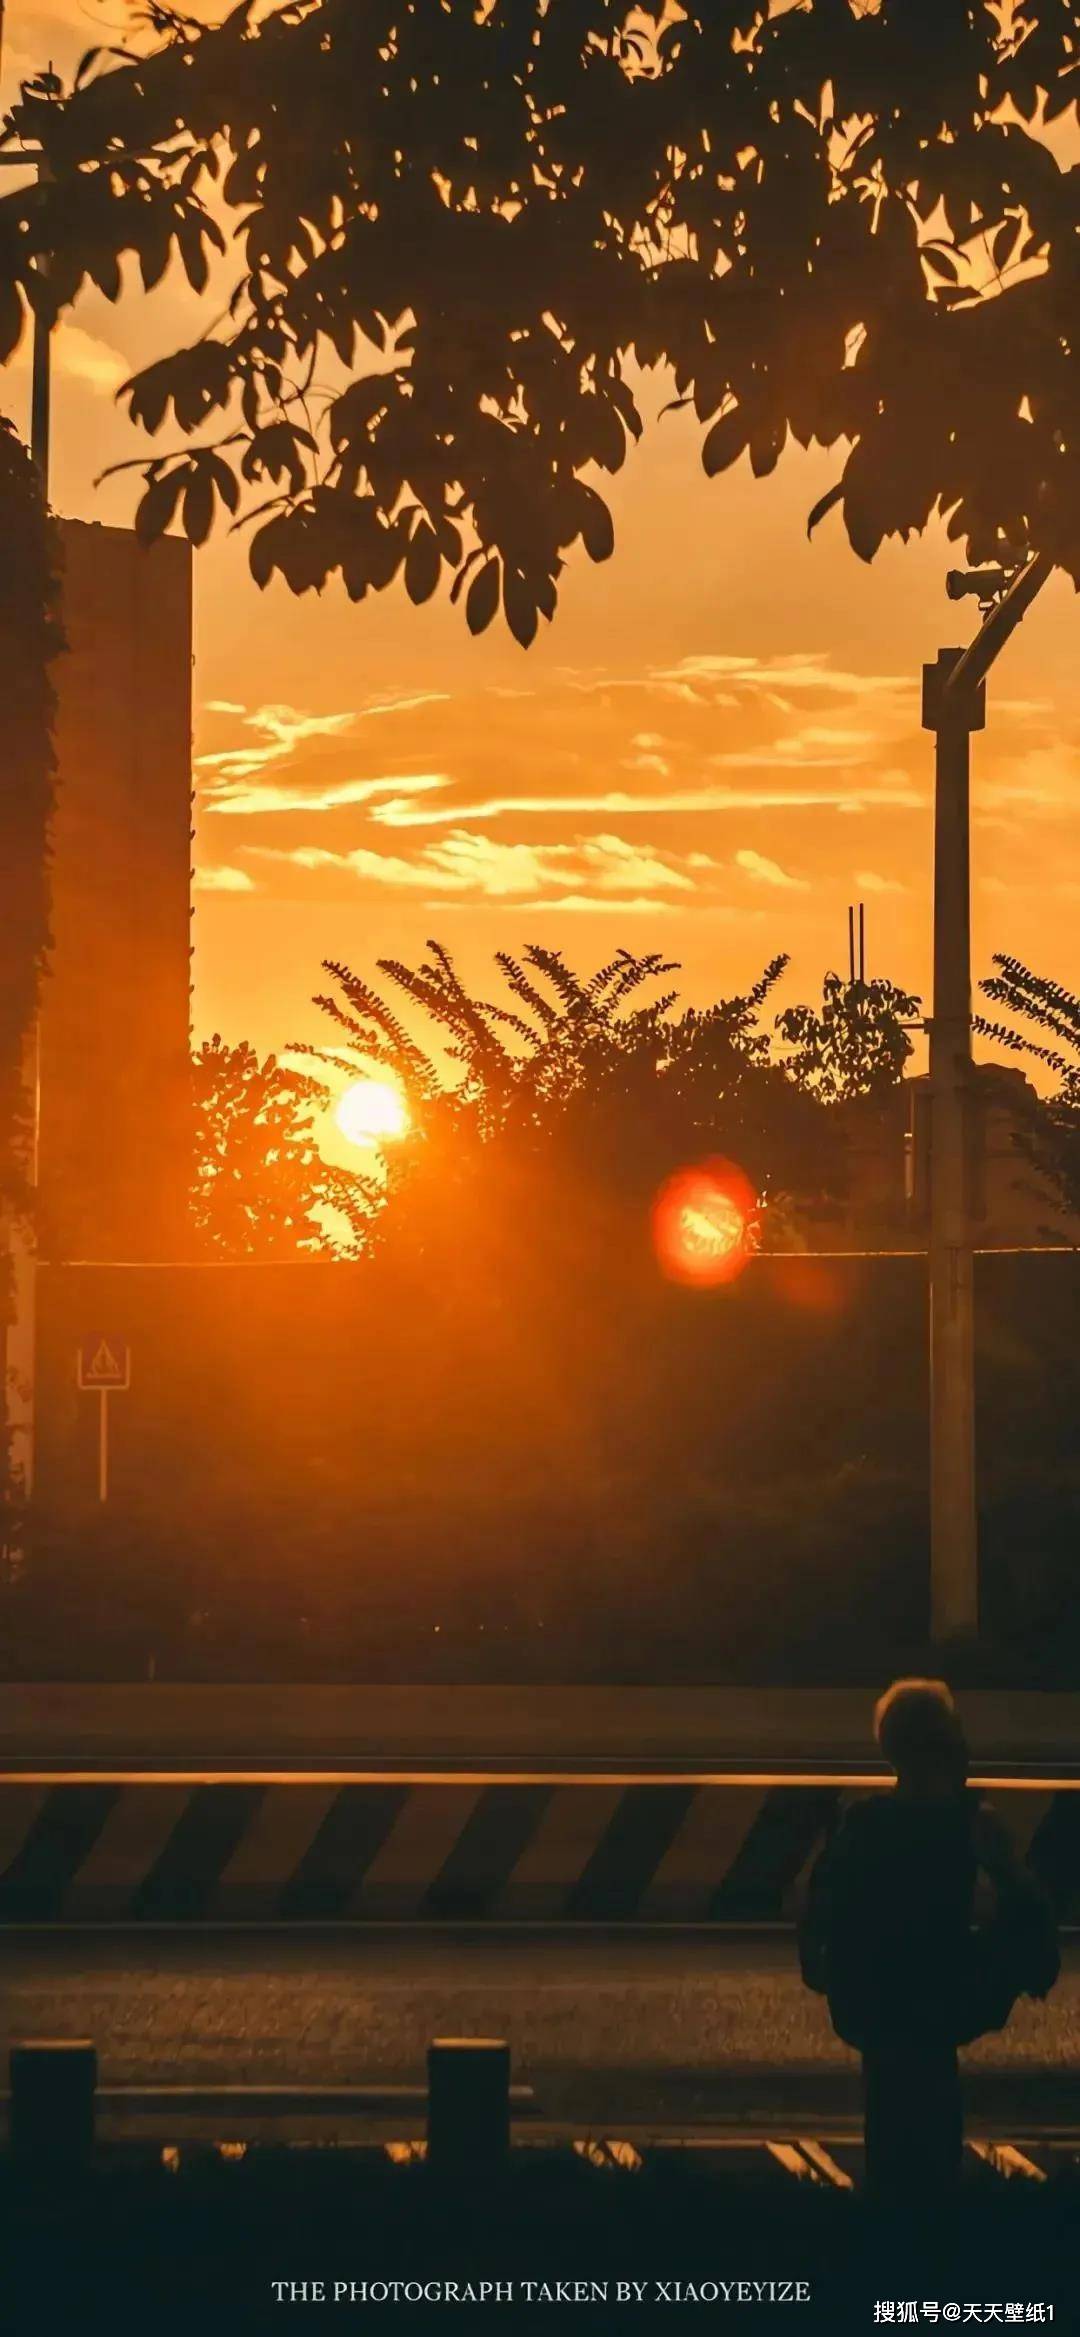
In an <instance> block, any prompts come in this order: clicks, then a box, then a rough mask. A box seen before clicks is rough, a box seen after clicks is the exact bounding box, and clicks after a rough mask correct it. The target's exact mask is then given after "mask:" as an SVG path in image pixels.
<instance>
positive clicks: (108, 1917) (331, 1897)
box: [0, 1773, 1080, 1925]
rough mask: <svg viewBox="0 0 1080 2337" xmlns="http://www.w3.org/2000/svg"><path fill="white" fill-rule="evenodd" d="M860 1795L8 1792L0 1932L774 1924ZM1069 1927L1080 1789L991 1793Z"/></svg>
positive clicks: (808, 1789)
mask: <svg viewBox="0 0 1080 2337" xmlns="http://www.w3.org/2000/svg"><path fill="white" fill-rule="evenodd" d="M852 1790H853V1788H852V1785H851V1781H850V1780H849V1779H846V1778H845V1777H843V1776H840V1775H834V1776H832V1777H825V1778H822V1779H820V1780H819V1781H817V1782H815V1783H809V1782H803V1783H795V1782H791V1781H774V1782H772V1783H769V1782H766V1781H765V1780H764V1779H757V1780H750V1779H744V1780H741V1781H734V1780H731V1781H725V1782H715V1781H714V1782H706V1783H702V1782H699V1781H696V1780H693V1779H684V1780H681V1781H676V1780H673V1779H668V1780H667V1781H666V1782H664V1783H656V1782H654V1781H652V1780H651V1779H648V1778H640V1777H639V1778H638V1779H637V1780H636V1781H635V1782H627V1781H626V1780H624V1779H619V1778H612V1777H607V1778H604V1779H600V1778H597V1779H594V1778H590V1777H580V1778H578V1779H576V1780H574V1781H570V1780H568V1779H565V1778H560V1777H557V1776H547V1777H530V1778H521V1779H518V1780H516V1781H515V1782H513V1783H508V1782H506V1781H505V1780H504V1779H502V1778H497V1777H493V1776H491V1774H490V1773H489V1774H488V1775H487V1776H486V1777H485V1776H482V1775H475V1776H473V1777H471V1778H467V1777H457V1778H455V1779H453V1780H439V1781H437V1782H436V1781H433V1780H431V1779H430V1778H428V1779H426V1780H424V1781H417V1780H415V1779H410V1778H407V1777H401V1776H398V1777H393V1778H390V1777H385V1778H378V1777H373V1776H369V1777H367V1778H366V1779H364V1780H363V1781H353V1780H351V1779H349V1778H348V1777H343V1776H341V1775H338V1776H337V1777H336V1778H331V1777H327V1776H325V1775H323V1776H318V1777H309V1778H308V1779H306V1780H305V1779H304V1778H302V1777H300V1776H293V1777H288V1776H278V1777H269V1778H268V1777H265V1776H262V1777H259V1776H255V1777H253V1776H252V1775H251V1774H250V1773H249V1774H248V1775H247V1776H244V1777H235V1778H219V1779H217V1780H216V1781H215V1782H212V1783H207V1782H204V1781H202V1780H201V1779H198V1778H193V1777H185V1778H180V1777H178V1776H176V1775H175V1774H172V1775H170V1774H168V1773H162V1774H160V1775H159V1776H157V1777H156V1778H149V1777H147V1776H146V1775H144V1774H143V1775H136V1776H130V1775H129V1776H126V1777H125V1776H122V1775H115V1774H113V1775H110V1776H101V1777H98V1778H91V1777H83V1778H82V1779H81V1780H79V1781H78V1782H72V1781H67V1780H60V1779H56V1778H50V1777H47V1776H44V1775H42V1776H39V1777H37V1778H35V1779H33V1780H32V1779H30V1778H29V1777H23V1778H12V1777H11V1776H9V1777H8V1778H7V1779H6V1780H5V1781H0V1922H3V1923H7V1924H9V1925H13V1924H37V1923H42V1924H50V1923H64V1922H69V1923H71V1922H88V1923H93V1922H102V1923H109V1922H124V1923H137V1924H149V1923H155V1922H157V1923H188V1922H204V1923H230V1922H249V1923H266V1922H271V1923H272V1922H296V1923H314V1922H324V1923H325V1922H333V1923H340V1922H359V1923H364V1922H425V1923H428V1922H454V1923H465V1922H468V1923H473V1922H481V1923H498V1922H560V1923H587V1922H597V1923H719V1924H724V1923H737V1922H745V1923H769V1922H782V1921H784V1920H789V1919H790V1918H791V1917H792V1916H793V1915H794V1914H795V1913H796V1912H797V1910H798V1907H799V1905H800V1903H801V1895H802V1892H803V1889H804V1886H805V1882H806V1878H807V1876H808V1873H809V1870H810V1867H811V1866H812V1864H813V1861H814V1859H815V1858H816V1856H817V1854H818V1852H819V1850H820V1849H821V1848H822V1846H823V1844H824V1842H825V1841H826V1839H827V1836H828V1833H829V1830H830V1828H831V1827H832V1826H833V1825H834V1824H835V1822H836V1819H837V1817H838V1816H839V1814H840V1812H841V1810H842V1808H843V1807H844V1804H845V1801H846V1800H847V1799H848V1798H850V1795H851V1792H852ZM992 1797H993V1799H994V1800H995V1802H996V1804H997V1806H998V1807H999V1808H1000V1810H1001V1811H1002V1814H1003V1815H1004V1817H1005V1819H1006V1822H1007V1824H1008V1826H1009V1828H1010V1831H1011V1832H1012V1834H1013V1837H1014V1840H1015V1841H1016V1843H1017V1846H1018V1848H1019V1849H1020V1850H1021V1852H1022V1853H1023V1854H1024V1855H1025V1856H1027V1857H1028V1859H1029V1861H1030V1863H1031V1865H1032V1867H1033V1868H1034V1869H1035V1871H1036V1872H1038V1873H1039V1874H1040V1875H1041V1876H1042V1877H1043V1879H1044V1880H1045V1881H1046V1883H1047V1885H1048V1887H1049V1888H1050V1890H1051V1891H1052V1893H1053V1896H1054V1898H1055V1901H1056V1903H1057V1905H1058V1908H1059V1910H1060V1912H1061V1914H1062V1916H1063V1917H1068V1916H1070V1915H1071V1914H1073V1913H1074V1912H1077V1913H1080V1786H1078V1787H1077V1788H1076V1789H1074V1788H1073V1787H1072V1786H1070V1785H1066V1784H1064V1783H1059V1784H1058V1785H1056V1786H1054V1785H1050V1784H1030V1783H1028V1784H1024V1785H1020V1784H1013V1785H1009V1784H1004V1783H998V1784H996V1785H995V1786H994V1788H993V1796H992Z"/></svg>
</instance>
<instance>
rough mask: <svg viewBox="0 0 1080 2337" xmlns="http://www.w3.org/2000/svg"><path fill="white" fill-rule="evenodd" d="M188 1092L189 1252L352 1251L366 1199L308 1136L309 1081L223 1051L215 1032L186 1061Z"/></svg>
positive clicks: (351, 1174) (313, 1087) (371, 1191)
mask: <svg viewBox="0 0 1080 2337" xmlns="http://www.w3.org/2000/svg"><path fill="white" fill-rule="evenodd" d="M192 1091H193V1105H194V1117H195V1146H194V1153H195V1174H194V1185H193V1189H192V1197H191V1209H192V1221H193V1225H194V1228H195V1233H196V1237H197V1242H198V1245H199V1246H200V1247H201V1248H204V1249H206V1250H208V1251H209V1252H210V1254H211V1255H212V1256H214V1257H229V1258H292V1257H297V1256H301V1255H303V1254H305V1253H314V1252H318V1251H325V1250H327V1249H330V1250H333V1251H335V1252H336V1254H337V1255H338V1256H348V1255H350V1254H354V1253H355V1251H356V1250H357V1249H358V1248H359V1247H360V1246H361V1245H362V1242H363V1238H364V1233H365V1230H366V1223H367V1219H368V1216H369V1214H370V1210H371V1208H372V1206H373V1205H374V1203H375V1200H376V1192H375V1188H374V1187H372V1186H371V1185H370V1184H369V1182H368V1180H367V1179H366V1178H364V1177H363V1176H361V1175H359V1174H357V1172H356V1171H354V1170H349V1169H338V1168H336V1167H334V1166H333V1165H332V1164H331V1163H329V1162H328V1161H326V1160H324V1159H323V1156H322V1154H321V1152H320V1151H319V1149H318V1145H317V1143H316V1141H315V1134H314V1125H315V1121H316V1119H317V1116H318V1109H319V1105H320V1101H321V1090H320V1088H319V1085H318V1083H317V1082H316V1081H314V1080H312V1079H310V1078H308V1077H306V1076H305V1074H304V1073H302V1072H295V1071H290V1070H288V1069H287V1068H286V1067H285V1066H284V1065H283V1064H281V1063H279V1062H278V1060H277V1058H276V1056H274V1055H267V1056H266V1057H265V1059H264V1060H263V1062H261V1063H260V1061H259V1058H258V1055H257V1054H256V1052H255V1049H254V1048H253V1047H251V1046H249V1045H248V1044H247V1042H246V1041H244V1042H242V1043H241V1044H240V1045H239V1046H235V1047H230V1046H227V1045H226V1043H225V1041H224V1040H223V1039H222V1038H220V1037H219V1036H218V1035H217V1033H215V1035H214V1037H213V1038H212V1039H207V1040H205V1041H204V1043H203V1045H202V1046H201V1047H200V1048H199V1051H198V1053H197V1054H196V1055H195V1056H194V1058H193V1061H192ZM335 1218H336V1219H337V1221H338V1227H339V1230H338V1231H337V1232H336V1233H335V1226H334V1220H335Z"/></svg>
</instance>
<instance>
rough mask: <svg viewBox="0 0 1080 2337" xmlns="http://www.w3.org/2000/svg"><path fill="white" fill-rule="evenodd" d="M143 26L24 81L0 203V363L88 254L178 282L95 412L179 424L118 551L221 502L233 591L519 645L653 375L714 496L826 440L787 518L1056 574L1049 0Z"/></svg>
mask: <svg viewBox="0 0 1080 2337" xmlns="http://www.w3.org/2000/svg"><path fill="white" fill-rule="evenodd" d="M149 15H150V22H151V25H152V28H153V32H154V35H155V36H156V46H155V48H154V49H153V52H152V53H151V54H150V55H148V56H146V57H142V58H135V59H133V58H132V57H130V56H121V55H118V54H117V53H113V54H111V55H110V54H109V53H107V52H101V51H92V52H91V54H90V56H89V58H87V59H86V60H84V64H83V67H82V69H81V72H80V75H79V77H78V79H77V83H76V87H75V89H74V90H73V92H72V93H71V94H70V95H67V96H59V97H58V96H56V94H55V93H54V92H53V91H52V90H51V89H50V88H49V87H48V86H47V85H46V83H44V82H42V83H39V84H37V85H29V87H28V91H27V93H26V95H25V97H24V100H23V102H22V104H21V105H20V107H19V108H17V109H16V115H15V116H14V117H13V131H14V134H16V135H18V136H19V137H29V138H35V137H36V138H37V139H39V140H40V143H41V147H42V151H43V153H44V155H45V157H46V160H47V164H48V171H47V174H46V175H45V178H44V180H43V182H42V183H40V184H38V185H36V186H33V187H30V188H24V189H21V190H19V191H15V192H12V193H9V194H7V195H5V196H4V197H3V198H2V199H0V360H2V359H3V358H4V357H7V356H9V355H10V354H11V352H12V351H13V349H14V348H15V347H16V346H17V344H18V341H19V339H20V335H21V333H22V331H23V329H24V326H25V321H26V312H27V309H28V308H37V309H39V310H40V309H47V310H48V311H49V312H52V311H54V310H59V309H61V308H63V307H64V306H66V305H67V304H68V303H69V302H71V301H72V300H74V299H75V297H76V295H77V294H78V292H79V291H80V289H81V288H82V287H83V286H84V285H85V284H92V285H96V286H97V287H98V288H99V289H100V290H101V291H103V292H104V293H105V294H106V296H107V297H108V298H110V299H116V298H117V297H118V296H119V293H120V288H121V265H120V263H121V260H122V258H123V257H124V255H126V254H133V255H134V256H135V259H136V260H137V263H138V266H139V269H140V271H141V275H142V280H143V283H144V285H145V286H146V287H148V288H149V287H150V286H152V285H154V284H156V283H158V282H159V281H160V279H161V278H162V277H163V275H164V274H165V272H166V270H167V269H168V268H169V265H170V262H171V261H172V260H173V259H174V258H175V259H176V260H177V261H178V263H179V266H180V267H181V269H182V270H183V272H184V273H185V275H186V277H187V279H188V281H189V282H190V283H191V284H192V285H193V286H194V287H195V288H196V290H197V291H199V292H202V291H204V290H206V289H207V287H208V284H209V282H210V277H211V271H213V286H212V291H213V319H214V321H213V322H211V323H210V324H209V325H208V328H207V330H206V331H205V332H204V333H202V334H201V335H200V336H199V338H197V339H196V341H195V342H194V343H193V344H192V345H191V346H190V347H186V348H181V349H175V350H173V351H171V352H170V353H168V354H166V355H165V356H164V357H163V358H162V359H161V360H160V361H159V362H157V363H154V364H151V365H149V366H147V367H145V368H144V369H143V370H142V371H141V372H140V373H139V374H138V375H137V376H136V377H135V379H134V381H133V382H132V383H131V384H130V385H129V387H128V393H127V394H128V403H129V407H130V411H131V414H132V416H133V418H134V420H135V421H136V422H138V423H140V424H142V425H143V426H145V427H146V428H147V429H149V430H150V431H157V430H158V429H159V428H160V427H161V426H162V424H163V423H164V422H165V421H166V419H168V420H169V421H170V422H172V423H174V424H175V426H176V428H177V429H178V430H179V432H180V433H181V434H183V435H184V436H185V437H188V436H190V435H191V434H193V433H199V434H200V440H199V444H198V445H197V446H189V445H181V447H180V448H179V450H178V451H174V452H171V453H164V454H162V455H159V456H157V457H155V459H154V460H153V461H152V462H151V463H150V464H149V466H148V467H147V468H146V480H147V487H146V493H145V495H144V498H143V501H142V505H141V508H140V514H139V526H140V528H141V529H142V531H143V532H144V533H145V534H147V535H153V534H155V533H158V532H160V531H161V530H162V529H164V528H165V527H167V526H168V525H169V523H170V521H171V520H172V519H173V517H174V516H175V515H177V514H179V516H180V518H181V522H182V525H183V526H184V528H185V530H186V532H187V534H188V535H189V536H190V537H191V539H192V540H193V541H194V542H196V543H200V542H202V541H203V540H204V539H205V538H206V536H207V535H208V533H209V531H210V529H211V526H212V524H213V520H214V515H215V510H216V508H217V506H218V505H220V506H221V507H222V508H223V510H224V512H225V513H226V514H227V515H230V516H231V515H239V514H240V513H241V511H243V514H244V515H245V516H246V517H247V518H248V519H251V520H252V521H253V522H254V525H255V533H254V536H253V539H252V545H251V562H252V568H253V572H254V574H255V576H256V577H257V579H258V581H259V582H260V583H263V584H265V583H266V582H267V581H268V579H269V578H270V577H271V576H272V575H274V574H275V573H280V574H282V575H283V576H284V577H285V579H286V580H287V582H288V584H289V585H290V586H291V587H292V589H293V590H294V591H297V592H301V591H305V590H308V589H312V588H316V589H317V588H319V587H321V586H322V585H323V583H324V582H325V580H326V578H327V577H328V576H329V575H331V574H335V573H340V574H341V576H342V577H343V578H344V582H345V585H346V588H347V590H348V592H349V593H350V595H351V596H352V597H353V598H354V599H356V600H360V599H362V598H363V597H364V595H365V594H366V593H368V592H373V591H374V592H377V591H381V590H383V589H384V588H385V587H386V586H387V585H389V584H390V583H391V581H392V580H394V579H396V578H401V579H402V580H403V581H404V585H405V589H406V591H407V593H408V594H409V596H410V598H411V599H412V600H414V601H416V602H422V601H425V600H427V599H429V598H430V597H431V596H432V594H433V593H434V592H435V591H436V590H437V589H438V587H439V585H440V583H441V582H446V581H449V582H451V585H452V592H453V595H454V596H455V597H461V598H463V600H464V607H465V614H466V619H467V622H468V624H469V626H470V627H471V629H472V630H473V631H474V632H479V631H482V630H483V628H484V627H485V626H486V625H487V624H489V623H490V622H491V620H492V618H493V617H494V616H495V614H496V611H497V609H498V608H499V605H500V603H501V606H502V610H503V612H504V615H505V618H506V621H507V623H508V624H509V626H510V628H511V630H512V631H513V633H514V634H515V635H516V637H517V638H518V640H519V641H521V642H523V643H526V644H527V643H528V642H530V641H531V640H532V639H533V637H534V635H535V632H536V630H537V624H538V619H539V618H540V617H541V616H543V617H544V618H546V619H548V618H550V617H551V616H552V614H553V613H554V609H555V604H556V593H557V585H558V579H559V576H560V573H561V570H562V566H563V562H564V559H565V556H566V554H567V552H568V551H569V550H570V549H571V548H572V547H576V546H578V545H582V546H583V547H584V550H585V551H586V553H587V554H588V555H589V556H590V557H591V558H592V559H594V560H602V559H604V558H606V557H607V556H608V554H609V553H610V551H611V548H612V542H613V531H612V522H611V516H610V513H609V510H608V507H607V504H606V503H605V501H604V498H603V495H602V494H601V493H600V492H599V491H598V489H597V488H596V486H595V485H594V484H593V481H594V479H595V476H596V474H597V472H600V473H604V472H607V473H612V472H615V471H617V470H618V469H619V468H620V466H621V464H622V463H623V461H624V458H625V455H626V452H627V447H628V443H629V442H630V441H631V440H633V439H636V438H638V437H639V436H640V434H641V430H642V427H643V421H642V412H641V409H640V405H639V397H638V386H637V385H638V383H639V378H640V372H641V369H642V368H645V369H649V368H652V367H655V366H663V367H666V368H668V369H669V371H670V374H671V375H672V376H673V378H674V383H675V387H676V390H677V393H678V396H679V398H680V399H681V400H682V401H684V402H687V403H692V405H693V409H694V411H695V413H696V416H697V418H698V420H699V421H700V423H701V424H702V425H703V427H704V429H705V436H704V440H703V445H702V461H703V465H704V468H705V471H706V473H707V474H708V475H709V476H710V477H711V476H713V475H714V474H716V473H718V472H720V471H724V470H726V469H728V468H729V467H730V466H731V465H732V464H734V463H736V462H738V461H740V460H741V459H742V458H743V457H748V458H749V462H750V466H751V469H752V470H753V472H754V473H755V475H756V476H759V477H762V476H764V475H766V474H767V473H768V472H770V471H772V470H773V469H774V468H775V466H776V464H777V462H778V460H779V458H780V455H781V453H782V452H783V450H784V447H785V445H786V444H787V443H788V441H789V438H793V439H795V440H796V441H798V442H799V443H800V444H801V445H804V446H806V445H809V444H810V443H811V442H816V443H818V444H820V445H822V446H825V447H835V448H838V449H842V460H843V469H842V475H841V478H840V480H839V482H838V484H837V486H836V487H835V488H834V489H833V490H832V491H831V493H830V495H829V496H827V497H825V498H824V499H823V501H822V503H821V505H819V507H818V513H819V514H820V512H821V511H823V510H824V509H826V508H829V507H830V506H831V505H832V504H833V503H838V504H839V505H840V507H841V509H842V512H843V517H844V521H845V523H846V527H847V532H848V535H849V538H850V540H851V543H852V545H853V546H854V549H855V551H856V552H857V553H858V554H859V555H860V557H862V558H864V559H871V558H872V557H873V555H874V553H875V552H876V551H877V549H878V547H879V545H880V543H881V542H882V540H883V538H885V537H887V536H891V535H899V536H902V537H907V536H909V535H910V534H911V533H912V532H917V531H919V530H920V529H922V528H924V527H925V526H926V524H927V521H928V520H929V519H930V517H931V515H932V514H933V513H934V512H940V513H942V514H944V515H946V516H947V518H948V526H949V532H950V534H951V535H952V536H953V537H955V538H956V539H958V540H959V541H960V542H961V543H962V544H963V546H964V547H965V552H966V557H967V558H968V559H969V560H970V561H974V562H983V561H990V560H998V559H1001V558H1003V557H1008V556H1012V557H1019V556H1021V555H1022V554H1023V553H1024V552H1025V551H1026V550H1028V549H1031V550H1040V551H1042V552H1044V553H1046V554H1047V555H1048V556H1049V557H1050V558H1051V559H1052V560H1054V561H1056V562H1059V563H1060V564H1061V565H1062V566H1063V567H1065V568H1066V569H1067V570H1069V572H1070V573H1071V574H1072V575H1073V577H1074V578H1076V579H1077V580H1078V581H1080V445H1078V444H1077V441H1076V433H1075V430H1074V428H1073V419H1074V416H1075V411H1076V404H1077V395H1078V380H1077V368H1078V365H1080V353H1078V348H1077V339H1076V334H1075V331H1074V324H1075V313H1076V293H1077V268H1078V261H1077V224H1078V204H1080V173H1078V172H1077V170H1076V169H1075V168H1073V169H1071V170H1068V169H1062V168H1061V167H1059V164H1058V162H1057V161H1056V159H1055V157H1054V154H1053V152H1052V151H1051V147H1050V144H1049V143H1048V140H1047V136H1046V132H1047V130H1048V129H1052V127H1053V125H1054V124H1055V123H1056V122H1058V121H1059V120H1060V118H1061V117H1062V116H1063V115H1064V114H1065V113H1067V111H1068V109H1069V107H1070V106H1071V105H1072V104H1073V102H1074V100H1075V98H1076V96H1077V91H1078V87H1080V44H1078V38H1077V29H1076V12H1075V8H1074V6H1073V5H1072V0H1024V6H1023V7H1022V8H1020V7H1018V6H1010V5H1003V6H1001V7H998V6H991V5H982V4H981V0H876V4H874V0H804V4H803V5H800V6H799V7H779V6H776V7H773V6H770V5H768V4H767V0H681V4H680V6H679V8H678V9H676V10H672V9H671V8H670V7H669V6H668V5H667V0H639V4H638V5H636V6H635V7H634V8H633V10H632V11H629V12H628V10H627V6H626V0H558V5H552V4H551V0H483V4H481V0H363V4H362V5H361V4H359V0H289V4H288V5H285V6H278V7H276V8H272V9H271V10H270V11H269V12H264V11H261V10H257V9H256V8H255V7H254V5H253V0H242V5H241V6H239V7H237V8H235V9H234V10H233V12H232V13H231V14H230V15H229V16H228V17H227V19H226V21H225V22H224V23H223V24H222V25H220V26H219V27H215V28H213V29H205V28H203V27H201V26H199V25H198V24H196V23H193V22H192V20H191V19H190V18H188V17H184V16H182V15H180V14H177V13H174V12H173V11H172V10H170V9H167V8H164V7H161V6H158V5H153V6H152V7H151V9H150V11H149ZM223 222H224V223H225V226H227V227H228V228H229V229H230V230H231V233H230V236H229V238H228V239H227V238H226V234H225V231H224V227H223V224H222V223H223ZM204 426H206V430H207V433H208V434H207V435H205V436H203V435H202V433H203V431H204Z"/></svg>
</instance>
